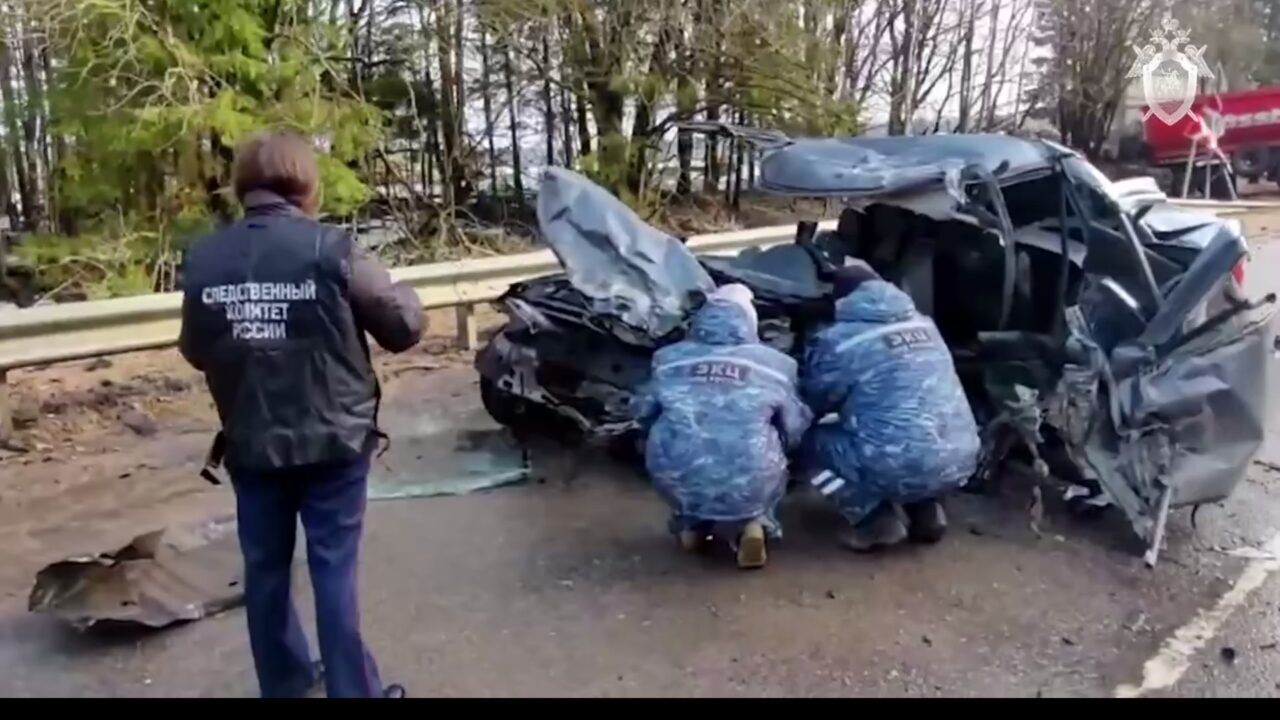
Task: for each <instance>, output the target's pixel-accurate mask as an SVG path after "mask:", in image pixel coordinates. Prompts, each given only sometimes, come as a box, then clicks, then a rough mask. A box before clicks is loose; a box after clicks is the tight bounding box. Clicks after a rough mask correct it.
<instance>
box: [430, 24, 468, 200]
mask: <svg viewBox="0 0 1280 720" xmlns="http://www.w3.org/2000/svg"><path fill="white" fill-rule="evenodd" d="M453 2H454V0H437V3H436V56H437V58H436V59H437V62H438V63H439V71H440V125H441V131H442V135H443V136H444V156H443V158H442V160H443V163H442V164H441V166H440V179H441V185H442V186H443V190H444V204H445V205H446V206H448V207H450V208H452V207H454V206H455V205H457V204H458V202H459V200H460V197H459V196H460V195H461V194H462V188H461V187H459V183H458V182H457V177H458V170H457V166H458V164H459V155H460V154H461V153H460V148H459V147H458V146H459V144H460V138H459V132H458V114H457V112H456V110H455V107H454V103H455V101H456V100H457V98H458V92H457V87H455V85H456V82H457V75H456V74H455V73H454V69H453V38H452V31H453V17H454V13H455V12H456V8H455V7H454V5H453Z"/></svg>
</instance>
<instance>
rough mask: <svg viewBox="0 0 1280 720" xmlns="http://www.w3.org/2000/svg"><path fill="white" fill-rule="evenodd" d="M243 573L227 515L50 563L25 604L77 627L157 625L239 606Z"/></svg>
mask: <svg viewBox="0 0 1280 720" xmlns="http://www.w3.org/2000/svg"><path fill="white" fill-rule="evenodd" d="M243 579H244V575H243V563H242V560H241V556H240V544H239V541H238V539H237V537H236V523H235V519H234V518H232V517H226V518H219V519H216V520H210V521H206V522H201V523H194V524H190V525H181V526H174V527H171V528H165V529H163V530H155V531H152V532H149V533H144V534H142V535H139V536H137V537H135V538H134V539H133V540H132V541H131V542H130V543H129V544H128V545H125V546H124V547H122V548H120V549H119V550H116V551H114V552H108V553H100V554H97V555H82V556H76V557H70V558H67V559H65V560H61V561H59V562H56V563H53V564H52V565H49V566H47V567H45V568H44V569H43V570H41V571H40V572H39V573H37V574H36V582H35V586H34V587H33V588H32V589H31V595H30V597H29V599H28V601H27V609H28V610H30V611H31V612H37V613H44V614H48V615H52V616H53V617H56V618H59V619H61V620H64V621H66V622H68V623H70V624H71V625H72V626H73V627H75V628H76V629H78V630H85V629H88V628H90V627H93V626H94V625H98V624H100V623H109V624H124V625H133V626H138V627H146V628H162V627H166V626H169V625H172V624H174V623H178V622H183V621H191V620H200V619H201V618H205V617H208V616H210V615H214V614H217V613H220V612H222V611H224V610H228V609H230V608H234V607H237V606H239V605H240V604H241V603H242V602H243V600H244V583H243Z"/></svg>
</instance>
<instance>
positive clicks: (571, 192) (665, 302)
mask: <svg viewBox="0 0 1280 720" xmlns="http://www.w3.org/2000/svg"><path fill="white" fill-rule="evenodd" d="M538 225H539V227H540V229H541V232H542V238H543V240H545V241H546V243H547V244H548V245H549V246H550V247H551V251H552V252H554V253H555V255H556V257H557V258H558V259H559V260H560V263H561V265H563V266H564V269H565V273H566V275H567V276H568V278H569V281H570V282H571V283H572V284H573V286H574V287H575V288H576V289H577V290H578V291H579V292H581V293H582V294H583V295H585V296H586V297H587V298H588V299H589V300H590V301H591V306H592V310H593V311H594V312H597V313H600V314H602V315H606V316H610V317H615V318H618V319H619V320H621V321H622V322H624V323H626V324H628V325H631V326H633V327H635V328H637V329H639V330H641V331H643V332H645V333H647V334H649V335H650V336H652V337H655V338H659V337H662V336H664V335H666V334H668V333H670V332H672V331H673V330H675V329H677V328H678V327H680V325H681V324H682V323H683V322H684V319H685V317H686V315H687V313H688V311H689V310H691V309H693V307H695V306H696V304H698V303H700V302H701V297H702V295H704V294H705V293H709V292H711V291H712V290H714V289H715V283H714V282H713V281H712V279H711V276H710V275H708V274H707V272H706V270H704V269H703V268H702V266H701V265H700V264H699V263H698V260H697V258H695V257H694V256H693V253H691V252H689V250H688V249H687V248H685V246H684V245H683V244H682V243H681V242H680V241H679V240H677V239H676V238H674V237H672V236H671V235H668V234H667V233H665V232H662V231H661V230H658V229H657V228H654V227H652V226H650V225H649V224H647V223H645V222H644V221H643V220H641V219H640V217H639V216H638V215H636V214H635V213H634V212H633V211H632V210H631V208H629V207H627V206H626V205H625V204H623V203H622V201H620V200H618V199H617V198H615V197H614V196H613V195H611V194H610V193H609V192H608V191H607V190H605V189H604V188H602V187H600V186H598V185H596V184H595V183H593V182H591V181H590V180H588V179H587V178H585V177H583V176H581V175H579V174H577V173H574V172H571V171H569V170H565V169H563V168H548V169H547V170H546V172H545V173H544V174H543V176H542V184H541V187H540V188H539V189H538Z"/></svg>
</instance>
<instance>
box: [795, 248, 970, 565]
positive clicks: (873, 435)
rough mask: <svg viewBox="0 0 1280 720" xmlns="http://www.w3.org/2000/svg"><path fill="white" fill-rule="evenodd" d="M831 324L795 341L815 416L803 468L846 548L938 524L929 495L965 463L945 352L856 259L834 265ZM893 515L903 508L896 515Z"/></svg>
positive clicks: (939, 529)
mask: <svg viewBox="0 0 1280 720" xmlns="http://www.w3.org/2000/svg"><path fill="white" fill-rule="evenodd" d="M835 295H836V298H837V299H836V307H835V323H834V324H833V325H831V326H830V327H827V328H825V329H823V330H822V331H820V332H819V333H817V334H816V335H815V336H814V338H813V339H812V340H811V341H810V345H809V347H808V348H807V352H806V357H805V367H804V381H803V384H802V394H803V395H804V398H805V401H806V402H807V403H808V404H809V407H810V408H811V409H812V410H813V412H814V413H815V414H816V415H817V416H818V417H824V416H827V415H828V414H829V413H835V414H837V415H838V418H839V419H838V422H833V423H822V424H819V425H815V426H814V427H813V429H812V430H811V431H810V432H809V434H808V436H807V437H806V438H805V441H804V447H803V448H802V450H801V457H802V458H803V462H802V464H803V473H804V478H805V479H806V480H807V481H808V482H809V484H810V485H812V486H813V487H814V488H815V489H816V490H817V491H818V492H820V493H822V494H823V495H825V496H827V497H829V498H831V500H832V501H834V502H835V504H836V505H837V506H838V507H839V509H840V511H841V513H842V514H843V515H844V517H845V519H847V520H848V521H849V522H850V524H851V525H852V526H853V527H852V528H851V529H850V530H849V531H847V532H845V533H843V534H842V536H841V538H840V540H841V543H842V544H843V545H845V546H846V547H849V548H850V549H853V550H857V551H868V550H872V549H875V548H877V547H882V546H886V545H893V544H896V543H899V542H902V541H903V540H906V539H907V538H908V537H910V538H911V539H913V540H915V541H918V542H936V541H937V540H939V539H940V538H941V537H942V535H943V533H944V532H945V530H946V515H945V513H944V512H943V508H942V505H941V502H940V498H941V496H942V495H943V494H944V493H946V492H948V491H951V490H953V489H955V488H957V487H959V486H960V485H962V484H963V483H964V482H965V481H966V480H967V479H968V478H969V476H970V475H972V474H973V472H974V470H975V465H976V463H977V455H978V446H979V439H978V430H977V423H976V422H975V421H974V418H973V411H972V410H971V409H970V407H969V403H968V401H967V399H966V398H965V395H964V390H963V388H962V387H961V385H960V380H959V378H958V377H957V375H956V371H955V366H954V364H953V363H952V359H951V354H950V352H949V351H948V350H947V346H946V344H945V343H944V342H943V340H942V337H941V336H940V335H939V333H938V329H937V328H936V327H935V326H934V324H933V321H932V320H930V319H929V318H928V317H925V316H923V315H920V314H919V313H918V312H917V311H916V308H915V304H914V303H913V302H912V300H911V298H910V297H909V296H908V295H907V294H906V293H904V292H902V291H901V290H899V289H898V288H896V287H894V286H893V285H891V284H890V283H888V282H885V281H883V280H881V279H880V277H879V276H878V275H876V273H875V272H874V271H873V270H872V269H871V268H870V267H868V266H866V265H863V264H858V265H852V266H849V267H845V268H842V269H841V270H839V271H838V273H837V277H836V282H835ZM904 516H905V517H904Z"/></svg>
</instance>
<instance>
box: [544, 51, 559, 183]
mask: <svg viewBox="0 0 1280 720" xmlns="http://www.w3.org/2000/svg"><path fill="white" fill-rule="evenodd" d="M550 34H551V33H550V29H548V30H545V31H544V32H543V33H542V134H543V135H544V136H545V138H546V143H547V165H548V166H550V165H555V164H556V108H555V104H554V101H553V100H552V97H551V43H550V42H548V41H547V36H548V35H550Z"/></svg>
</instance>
